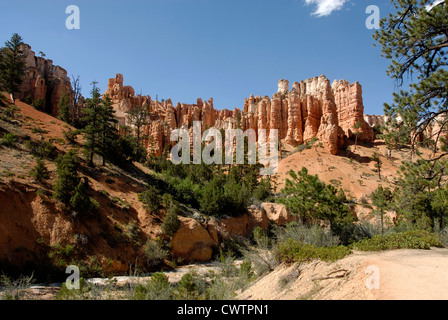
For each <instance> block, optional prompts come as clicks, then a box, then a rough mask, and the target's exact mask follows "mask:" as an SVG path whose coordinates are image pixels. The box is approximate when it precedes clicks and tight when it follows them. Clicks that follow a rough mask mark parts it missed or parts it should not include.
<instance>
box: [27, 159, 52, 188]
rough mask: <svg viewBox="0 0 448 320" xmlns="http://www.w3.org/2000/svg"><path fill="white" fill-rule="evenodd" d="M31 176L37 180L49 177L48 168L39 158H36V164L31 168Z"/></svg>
mask: <svg viewBox="0 0 448 320" xmlns="http://www.w3.org/2000/svg"><path fill="white" fill-rule="evenodd" d="M31 176H32V177H33V178H34V180H35V181H37V182H42V181H43V180H47V179H48V178H49V177H50V175H49V173H48V169H47V167H46V166H45V163H44V161H43V160H42V159H41V158H37V160H36V165H35V166H34V167H33V169H32V170H31Z"/></svg>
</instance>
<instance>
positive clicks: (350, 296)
mask: <svg viewBox="0 0 448 320" xmlns="http://www.w3.org/2000/svg"><path fill="white" fill-rule="evenodd" d="M372 266H373V267H372ZM369 268H370V269H371V270H372V271H371V272H368V273H366V271H369ZM291 279H292V280H291ZM285 283H286V284H285ZM375 284H377V285H379V286H378V287H374V285H375ZM368 285H371V286H370V287H369V286H368ZM238 298H239V299H243V300H246V299H248V300H258V299H263V300H445V299H448V249H439V248H431V250H408V249H403V250H391V251H384V252H378V253H376V252H375V253H371V252H354V253H353V254H351V255H349V256H348V257H346V258H344V259H341V260H339V261H337V262H335V263H325V262H322V261H314V262H310V263H307V264H303V265H297V264H295V265H281V266H279V267H278V268H277V269H276V270H274V271H273V272H271V273H270V274H268V275H266V276H264V277H262V278H260V279H259V280H257V281H256V282H255V283H254V284H253V285H252V286H250V287H249V288H247V289H246V290H244V291H243V292H242V293H240V294H239V296H238Z"/></svg>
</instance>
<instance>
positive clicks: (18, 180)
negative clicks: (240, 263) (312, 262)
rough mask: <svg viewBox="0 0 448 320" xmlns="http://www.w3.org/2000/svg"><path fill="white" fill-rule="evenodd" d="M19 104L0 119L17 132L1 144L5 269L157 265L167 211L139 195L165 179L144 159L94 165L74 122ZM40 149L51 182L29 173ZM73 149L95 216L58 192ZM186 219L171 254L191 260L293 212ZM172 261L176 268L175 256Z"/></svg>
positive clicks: (122, 269) (0, 255) (58, 271)
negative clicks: (151, 260)
mask: <svg viewBox="0 0 448 320" xmlns="http://www.w3.org/2000/svg"><path fill="white" fill-rule="evenodd" d="M16 106H17V107H15V108H13V109H11V111H7V110H3V109H2V110H1V117H0V132H1V134H0V135H1V136H2V137H3V138H5V137H7V136H8V137H13V138H11V139H10V140H11V143H2V144H1V145H0V175H1V176H0V201H1V203H2V206H1V207H0V231H1V232H0V269H1V270H3V271H4V272H7V273H8V272H12V273H30V272H31V271H34V274H35V276H36V277H38V278H40V279H42V278H41V277H43V278H45V277H52V280H54V278H56V279H58V278H60V277H62V278H64V277H65V274H64V270H65V267H66V266H67V265H68V264H69V263H75V264H76V263H79V264H80V265H81V266H82V267H83V268H84V269H83V270H84V271H85V272H88V274H89V275H91V276H93V275H96V276H107V275H108V274H127V273H128V272H130V271H131V270H135V268H138V269H139V270H140V271H145V270H151V268H150V267H148V264H147V260H146V259H147V256H146V255H145V244H146V242H147V241H148V240H150V239H155V238H157V237H160V236H163V235H162V232H161V227H160V225H161V223H162V221H163V220H164V218H165V216H166V210H165V208H163V207H162V208H161V209H160V210H158V211H156V212H153V211H151V210H148V209H147V208H145V206H144V205H143V203H142V202H141V201H140V200H139V198H138V194H139V193H141V192H143V191H145V189H146V186H147V185H148V184H150V185H154V186H157V185H158V184H160V183H163V181H161V180H159V179H158V178H157V175H156V174H154V172H152V171H150V170H149V169H148V168H146V167H144V166H143V165H141V164H138V163H134V164H128V165H125V166H121V167H118V166H115V165H113V164H107V165H106V166H100V165H99V164H100V163H101V161H100V159H97V161H96V162H97V164H98V165H97V166H96V167H93V168H92V167H89V166H88V165H87V161H86V159H85V156H84V155H83V153H82V149H81V148H80V146H79V145H78V144H77V145H74V146H73V145H70V144H69V143H68V142H67V140H66V139H65V138H64V132H66V131H68V130H71V129H73V128H72V127H70V126H69V125H67V124H66V123H65V122H62V121H60V120H58V119H57V118H54V117H53V116H51V115H49V114H47V113H44V112H40V111H38V110H36V109H35V108H33V107H31V106H29V105H27V104H25V103H23V102H20V101H16ZM8 141H9V140H8ZM41 146H46V148H47V149H49V150H51V152H49V153H51V154H49V155H48V156H47V157H45V160H44V163H45V165H46V167H47V168H48V171H49V179H48V180H45V181H43V182H37V181H35V180H34V179H33V178H32V176H31V174H30V172H31V171H32V169H33V167H34V166H35V165H36V158H35V157H34V156H33V153H34V152H35V151H36V148H40V147H41ZM50 146H51V147H50ZM71 148H75V149H76V150H78V152H77V154H78V157H79V158H80V161H81V162H80V168H79V173H80V176H81V178H82V179H84V181H87V184H88V186H89V187H88V193H89V196H91V197H92V198H93V199H94V200H96V201H97V202H98V204H99V206H98V209H97V210H95V212H92V213H90V214H83V215H79V214H77V213H76V212H72V211H69V210H67V207H65V206H64V205H62V204H61V203H60V202H58V201H56V200H54V199H53V197H52V194H53V187H54V184H55V181H56V179H57V172H56V164H55V158H56V156H57V155H58V154H64V153H66V152H67V151H68V150H69V149H71ZM39 150H40V149H39ZM179 219H180V221H181V224H180V226H179V229H178V230H177V232H176V233H175V234H174V236H173V237H172V239H171V242H170V247H171V253H172V256H173V258H174V259H177V261H178V262H182V261H184V262H189V261H207V260H210V259H212V257H213V255H214V254H215V253H216V250H217V249H218V248H219V246H220V244H221V243H222V242H223V241H224V240H225V239H226V238H227V237H229V236H240V237H241V236H249V235H250V234H251V233H252V231H253V229H254V228H255V227H256V226H260V227H263V228H267V227H268V225H269V222H273V223H277V224H279V225H281V224H284V223H286V222H288V221H291V216H290V215H289V214H288V212H287V211H286V209H285V207H284V206H283V205H278V204H268V203H265V204H262V205H260V206H258V207H252V208H250V210H249V213H248V214H245V215H243V216H240V217H236V218H232V217H228V218H225V217H224V218H221V219H216V218H207V217H204V216H201V215H200V214H198V213H196V214H195V212H192V211H190V210H188V209H186V211H185V212H183V213H182V216H181V217H180V218H179ZM166 262H167V264H166V266H165V267H169V265H170V261H166ZM148 268H149V269H148Z"/></svg>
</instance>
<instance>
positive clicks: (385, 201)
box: [370, 185, 393, 235]
mask: <svg viewBox="0 0 448 320" xmlns="http://www.w3.org/2000/svg"><path fill="white" fill-rule="evenodd" d="M370 198H371V199H372V202H373V205H374V206H375V207H376V209H375V210H374V213H375V214H377V215H379V217H380V227H381V234H382V235H384V215H385V211H387V210H388V209H389V208H390V207H391V204H392V200H393V193H392V191H391V190H390V189H389V188H383V186H381V185H380V186H379V187H378V188H377V189H376V190H375V191H374V192H372V194H371V195H370Z"/></svg>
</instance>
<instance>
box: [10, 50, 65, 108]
mask: <svg viewBox="0 0 448 320" xmlns="http://www.w3.org/2000/svg"><path fill="white" fill-rule="evenodd" d="M22 50H23V51H24V54H25V55H26V58H25V75H24V77H23V82H22V85H21V86H20V90H19V92H18V93H16V94H15V96H16V98H18V99H20V100H22V101H27V102H29V103H31V102H32V101H34V100H37V99H39V98H42V99H44V101H45V109H44V110H43V111H45V112H47V113H50V114H51V115H53V116H57V115H58V102H59V100H60V99H61V97H62V95H63V93H64V91H65V93H66V94H67V95H68V96H69V97H70V98H72V97H73V89H72V85H71V81H70V78H69V77H68V76H67V71H66V70H65V69H63V68H61V67H60V66H55V65H53V61H52V60H48V59H45V58H42V57H37V56H36V54H35V53H34V51H32V50H31V47H30V46H29V45H27V44H24V45H23V46H22Z"/></svg>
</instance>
